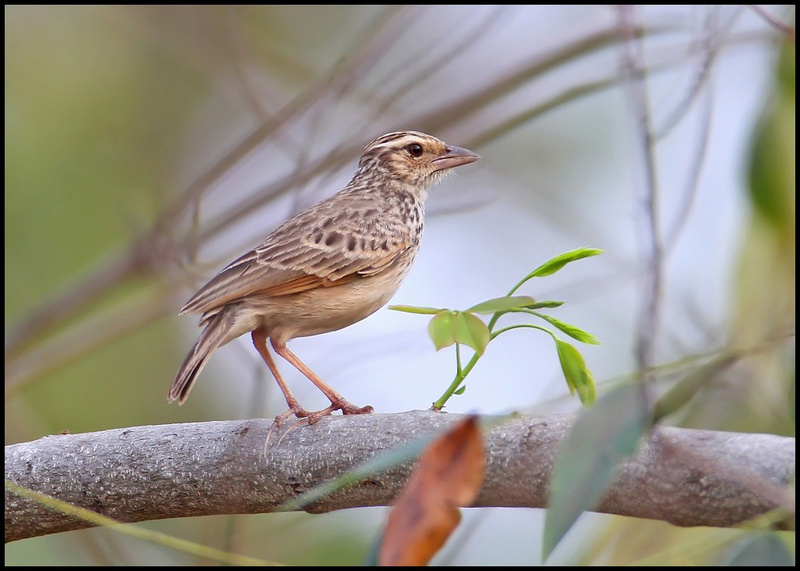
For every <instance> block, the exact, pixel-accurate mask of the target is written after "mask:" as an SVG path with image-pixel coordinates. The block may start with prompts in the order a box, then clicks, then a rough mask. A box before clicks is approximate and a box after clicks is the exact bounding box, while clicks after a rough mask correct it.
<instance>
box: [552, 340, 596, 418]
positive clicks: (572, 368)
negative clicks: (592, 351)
mask: <svg viewBox="0 0 800 571" xmlns="http://www.w3.org/2000/svg"><path fill="white" fill-rule="evenodd" d="M555 342H556V349H557V351H558V360H559V361H560V362H561V370H562V371H564V378H565V379H566V380H567V385H569V392H570V394H574V393H575V392H576V391H577V393H578V397H579V398H580V399H581V403H583V404H584V406H586V405H590V404H593V403H594V402H595V400H596V399H597V395H596V392H595V386H594V377H592V373H591V371H590V370H589V369H588V368H587V367H586V361H584V360H583V356H582V355H581V354H580V352H579V351H578V350H577V349H576V348H575V347H573V346H572V345H570V344H569V343H567V342H566V341H562V340H561V339H556V340H555Z"/></svg>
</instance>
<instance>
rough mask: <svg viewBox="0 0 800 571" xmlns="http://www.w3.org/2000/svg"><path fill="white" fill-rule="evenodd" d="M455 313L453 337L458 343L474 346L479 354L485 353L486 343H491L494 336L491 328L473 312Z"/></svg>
mask: <svg viewBox="0 0 800 571" xmlns="http://www.w3.org/2000/svg"><path fill="white" fill-rule="evenodd" d="M454 313H455V315H454V316H453V321H452V330H451V331H452V336H453V339H455V340H456V342H457V343H462V344H464V345H467V346H469V347H472V348H473V349H475V352H476V353H477V354H478V355H483V352H484V350H486V345H488V344H489V341H490V340H491V337H492V334H491V333H490V332H489V328H488V327H487V326H486V324H485V323H484V322H483V321H482V320H481V319H480V318H479V317H477V316H476V315H473V314H472V313H467V312H464V311H457V312H454Z"/></svg>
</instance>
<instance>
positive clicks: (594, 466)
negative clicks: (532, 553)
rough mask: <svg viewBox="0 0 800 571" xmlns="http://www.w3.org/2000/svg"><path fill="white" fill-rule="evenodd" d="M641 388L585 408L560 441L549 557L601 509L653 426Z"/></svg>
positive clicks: (623, 389) (621, 390)
mask: <svg viewBox="0 0 800 571" xmlns="http://www.w3.org/2000/svg"><path fill="white" fill-rule="evenodd" d="M560 354H561V353H560V352H559V355H560ZM641 391H642V387H641V386H640V385H622V386H619V387H617V388H615V389H613V390H612V391H610V392H609V393H607V394H606V395H604V396H603V397H602V398H601V399H600V400H599V401H598V402H597V404H596V405H595V406H594V407H592V408H590V409H587V410H584V412H583V414H581V416H580V417H578V419H577V421H576V422H575V425H574V426H573V427H572V430H570V432H569V434H568V435H567V437H566V438H565V439H564V441H563V442H562V443H561V446H560V450H559V452H558V455H557V456H556V460H555V464H554V466H553V473H552V477H551V479H550V494H549V498H548V510H547V515H546V516H545V529H544V545H543V552H544V557H545V558H547V557H549V555H550V554H551V553H552V552H553V549H555V547H556V545H558V543H559V542H560V541H561V539H562V538H563V537H564V535H565V534H566V533H567V532H568V531H569V529H570V528H571V527H572V525H573V524H574V523H575V521H576V520H577V519H578V517H579V516H580V515H581V514H582V513H583V512H584V511H586V510H591V509H594V508H595V507H597V505H598V504H599V502H600V501H601V500H602V498H603V496H604V495H605V493H606V491H607V490H608V488H609V486H610V485H611V483H612V482H613V479H614V476H615V475H616V471H617V466H618V465H619V463H620V462H621V461H622V460H624V459H625V458H627V457H629V456H631V455H632V454H633V453H634V452H635V451H636V448H637V446H638V444H639V440H640V439H641V437H642V435H643V434H644V433H645V432H646V431H647V429H648V428H649V426H650V420H649V419H650V417H649V415H648V412H647V410H645V409H644V408H643V407H642V396H641Z"/></svg>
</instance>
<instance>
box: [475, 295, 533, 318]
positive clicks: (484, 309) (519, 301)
mask: <svg viewBox="0 0 800 571" xmlns="http://www.w3.org/2000/svg"><path fill="white" fill-rule="evenodd" d="M535 304H536V300H535V299H533V298H532V297H531V296H529V295H517V296H507V295H505V296H503V297H495V298H492V299H487V300H486V301H482V302H480V303H479V304H477V305H473V306H472V307H470V308H469V309H468V310H467V311H471V312H472V313H484V314H485V313H497V312H498V311H508V310H509V309H517V308H519V307H531V306H533V305H535Z"/></svg>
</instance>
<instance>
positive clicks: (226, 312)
mask: <svg viewBox="0 0 800 571" xmlns="http://www.w3.org/2000/svg"><path fill="white" fill-rule="evenodd" d="M236 309H237V307H236V306H235V305H229V306H227V307H225V308H223V309H222V310H221V311H220V312H219V313H217V314H214V315H213V316H211V317H210V318H208V320H207V322H206V325H205V327H204V328H203V331H201V332H200V337H198V339H197V342H196V343H195V344H194V347H192V350H191V351H189V354H188V355H187V356H186V359H185V360H184V361H183V365H181V368H180V369H178V374H177V375H175V380H174V381H172V386H171V387H170V389H169V395H167V401H168V402H172V401H174V400H177V401H178V404H183V402H184V401H185V400H186V399H187V398H188V396H189V391H191V390H192V386H194V382H195V381H196V380H197V376H198V375H199V374H200V371H202V370H203V367H205V365H206V362H207V361H208V359H209V357H211V354H212V353H213V352H214V351H215V350H216V349H217V347H219V346H220V345H222V344H223V342H224V341H225V337H226V335H227V334H228V332H229V331H230V330H231V328H232V327H233V323H234V321H235V319H236Z"/></svg>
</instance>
